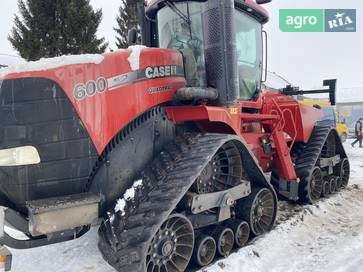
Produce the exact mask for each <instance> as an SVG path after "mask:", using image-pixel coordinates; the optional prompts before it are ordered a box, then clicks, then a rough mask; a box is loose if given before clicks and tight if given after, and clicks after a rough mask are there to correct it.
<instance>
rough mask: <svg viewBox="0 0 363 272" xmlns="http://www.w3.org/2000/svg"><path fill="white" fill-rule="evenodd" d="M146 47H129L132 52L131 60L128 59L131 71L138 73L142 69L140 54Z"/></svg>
mask: <svg viewBox="0 0 363 272" xmlns="http://www.w3.org/2000/svg"><path fill="white" fill-rule="evenodd" d="M145 48H146V46H143V45H132V46H129V48H128V49H130V50H131V54H130V56H129V58H128V59H127V60H128V61H129V63H130V66H131V70H132V71H136V70H139V68H140V54H141V51H142V50H143V49H145Z"/></svg>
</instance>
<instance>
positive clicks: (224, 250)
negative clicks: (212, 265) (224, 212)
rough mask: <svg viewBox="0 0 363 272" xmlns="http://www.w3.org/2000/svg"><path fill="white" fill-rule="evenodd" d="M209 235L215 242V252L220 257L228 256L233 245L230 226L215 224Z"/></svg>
mask: <svg viewBox="0 0 363 272" xmlns="http://www.w3.org/2000/svg"><path fill="white" fill-rule="evenodd" d="M211 236H212V237H213V238H214V240H215V241H216V244H217V254H218V255H219V256H221V257H226V256H228V255H229V254H230V253H231V251H232V249H233V246H234V234H233V231H232V230H231V229H230V228H225V227H222V226H217V227H216V228H215V229H213V231H212V232H211Z"/></svg>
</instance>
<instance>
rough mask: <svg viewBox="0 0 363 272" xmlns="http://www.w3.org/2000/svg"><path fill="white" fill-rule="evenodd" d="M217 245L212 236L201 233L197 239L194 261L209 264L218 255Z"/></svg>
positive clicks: (200, 264)
mask: <svg viewBox="0 0 363 272" xmlns="http://www.w3.org/2000/svg"><path fill="white" fill-rule="evenodd" d="M216 251H217V245H216V241H215V240H214V238H213V237H212V236H208V235H205V234H199V235H198V236H197V238H196V240H195V246H194V252H193V261H194V262H195V263H196V264H197V265H198V266H201V267H203V266H207V265H209V264H210V263H211V262H212V261H213V260H214V257H215V256H216Z"/></svg>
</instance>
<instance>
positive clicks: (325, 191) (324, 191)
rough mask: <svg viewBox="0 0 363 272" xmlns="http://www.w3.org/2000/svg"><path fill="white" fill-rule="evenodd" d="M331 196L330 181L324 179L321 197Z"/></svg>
mask: <svg viewBox="0 0 363 272" xmlns="http://www.w3.org/2000/svg"><path fill="white" fill-rule="evenodd" d="M329 194H330V180H329V178H324V179H323V187H322V190H321V197H327V196H328V195H329Z"/></svg>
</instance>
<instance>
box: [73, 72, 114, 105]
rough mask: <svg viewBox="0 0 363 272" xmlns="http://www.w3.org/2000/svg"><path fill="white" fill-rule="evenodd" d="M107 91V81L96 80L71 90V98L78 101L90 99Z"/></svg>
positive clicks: (102, 79)
mask: <svg viewBox="0 0 363 272" xmlns="http://www.w3.org/2000/svg"><path fill="white" fill-rule="evenodd" d="M106 89H107V80H106V79H105V78H104V77H100V78H98V79H97V80H96V81H94V80H89V81H87V83H86V84H83V83H79V84H77V85H76V86H75V87H74V89H73V96H74V98H75V99H77V100H78V101H81V100H83V99H84V98H85V97H92V96H94V95H95V94H96V93H103V92H105V91H106Z"/></svg>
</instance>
